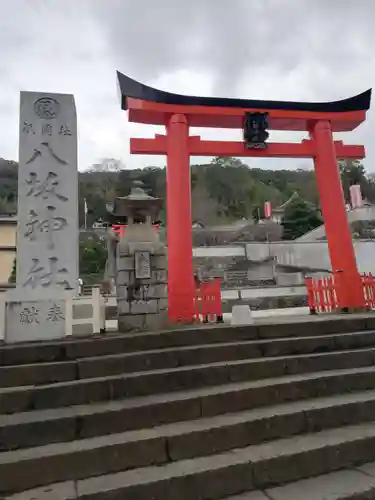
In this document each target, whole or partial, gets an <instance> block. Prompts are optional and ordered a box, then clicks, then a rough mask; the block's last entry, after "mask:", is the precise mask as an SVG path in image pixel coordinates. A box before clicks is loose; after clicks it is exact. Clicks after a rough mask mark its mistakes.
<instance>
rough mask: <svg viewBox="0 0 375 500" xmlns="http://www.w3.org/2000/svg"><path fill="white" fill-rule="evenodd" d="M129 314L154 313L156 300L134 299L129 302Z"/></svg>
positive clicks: (156, 309)
mask: <svg viewBox="0 0 375 500" xmlns="http://www.w3.org/2000/svg"><path fill="white" fill-rule="evenodd" d="M130 312H131V314H156V313H157V312H158V303H157V300H134V301H132V302H130Z"/></svg>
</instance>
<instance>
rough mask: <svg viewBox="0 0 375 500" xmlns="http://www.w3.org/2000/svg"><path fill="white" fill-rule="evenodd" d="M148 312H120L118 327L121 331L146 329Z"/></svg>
mask: <svg viewBox="0 0 375 500" xmlns="http://www.w3.org/2000/svg"><path fill="white" fill-rule="evenodd" d="M145 328H146V314H119V316H118V329H119V331H120V332H128V331H131V330H145Z"/></svg>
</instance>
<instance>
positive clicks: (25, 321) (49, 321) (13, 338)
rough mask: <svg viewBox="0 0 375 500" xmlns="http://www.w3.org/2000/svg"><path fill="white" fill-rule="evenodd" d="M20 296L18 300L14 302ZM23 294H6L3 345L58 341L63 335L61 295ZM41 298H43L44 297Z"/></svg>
mask: <svg viewBox="0 0 375 500" xmlns="http://www.w3.org/2000/svg"><path fill="white" fill-rule="evenodd" d="M17 295H19V298H17ZM40 295H41V296H40V298H38V297H37V294H36V293H35V292H34V293H30V294H28V293H27V294H26V293H25V292H24V291H21V292H20V293H19V294H18V290H17V289H14V290H12V292H11V293H8V294H7V301H6V306H5V341H6V342H7V343H15V342H27V341H34V340H53V339H60V338H63V337H64V336H65V333H66V322H65V316H66V300H65V297H64V295H63V293H59V292H52V291H49V294H48V295H49V296H50V297H48V296H47V294H46V292H44V294H42V293H41V294H40ZM43 295H44V296H43Z"/></svg>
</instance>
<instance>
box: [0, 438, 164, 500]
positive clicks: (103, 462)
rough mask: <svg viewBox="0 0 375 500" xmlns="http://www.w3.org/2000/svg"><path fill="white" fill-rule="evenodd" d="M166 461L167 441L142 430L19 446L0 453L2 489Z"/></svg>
mask: <svg viewBox="0 0 375 500" xmlns="http://www.w3.org/2000/svg"><path fill="white" fill-rule="evenodd" d="M166 461H167V452H166V446H165V441H164V440H163V439H161V438H158V437H157V436H155V437H150V439H142V431H137V432H136V433H133V434H131V435H127V434H113V435H111V436H102V437H97V438H93V439H89V440H82V441H74V442H73V443H57V444H51V445H46V446H43V447H38V448H32V449H25V450H17V451H13V452H8V453H3V454H2V455H0V493H7V492H17V491H20V490H23V489H31V488H35V487H38V486H42V485H44V484H51V483H54V482H58V481H64V480H68V479H81V478H86V477H91V476H99V475H100V474H105V473H109V472H116V471H121V470H126V469H129V468H134V467H143V466H147V465H151V464H158V463H164V462H166ZM40 471H43V474H41V473H40Z"/></svg>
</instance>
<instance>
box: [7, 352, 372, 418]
mask: <svg viewBox="0 0 375 500" xmlns="http://www.w3.org/2000/svg"><path fill="white" fill-rule="evenodd" d="M374 363H375V348H368V349H356V350H347V351H334V352H328V353H322V354H303V355H296V356H280V357H269V358H261V359H250V360H240V361H229V362H221V363H210V364H206V365H194V366H189V367H179V368H172V369H167V370H153V371H143V372H136V373H130V374H124V375H116V376H108V377H98V378H87V379H80V380H74V381H68V382H59V383H55V384H47V385H44V384H42V385H39V386H37V385H30V386H23V387H6V388H0V414H1V413H2V414H4V413H5V414H6V413H16V412H23V411H28V410H31V409H47V408H58V407H64V406H71V405H80V404H87V403H92V402H98V401H107V400H113V399H119V398H121V397H136V396H146V395H149V394H157V393H163V392H172V391H179V390H184V389H193V388H199V387H204V386H213V385H222V384H225V383H230V382H241V381H245V380H259V379H263V378H271V377H280V376H283V375H286V374H298V373H308V372H314V371H324V370H333V369H345V368H359V367H365V366H371V365H373V364H374Z"/></svg>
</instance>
